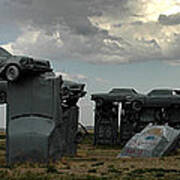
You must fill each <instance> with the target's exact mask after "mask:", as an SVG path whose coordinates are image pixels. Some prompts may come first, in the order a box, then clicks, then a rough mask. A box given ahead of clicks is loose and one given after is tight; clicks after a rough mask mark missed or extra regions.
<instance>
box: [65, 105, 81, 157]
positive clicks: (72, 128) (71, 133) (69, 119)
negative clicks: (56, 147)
mask: <svg viewBox="0 0 180 180" xmlns="http://www.w3.org/2000/svg"><path fill="white" fill-rule="evenodd" d="M78 120H79V107H78V106H71V107H68V108H63V122H64V126H66V132H65V141H66V144H65V152H64V154H65V155H70V156H74V155H76V151H77V142H76V135H77V132H78Z"/></svg>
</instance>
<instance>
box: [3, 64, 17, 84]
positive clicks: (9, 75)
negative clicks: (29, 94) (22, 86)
mask: <svg viewBox="0 0 180 180" xmlns="http://www.w3.org/2000/svg"><path fill="white" fill-rule="evenodd" d="M19 75H20V69H19V67H17V66H16V65H9V66H8V67H7V68H6V69H5V78H6V79H7V80H8V81H16V80H17V79H18V78H19Z"/></svg>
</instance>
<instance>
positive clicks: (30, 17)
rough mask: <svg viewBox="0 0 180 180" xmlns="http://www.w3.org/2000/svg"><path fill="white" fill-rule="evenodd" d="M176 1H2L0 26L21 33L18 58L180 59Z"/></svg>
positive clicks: (13, 46) (15, 49) (14, 48)
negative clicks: (31, 56)
mask: <svg viewBox="0 0 180 180" xmlns="http://www.w3.org/2000/svg"><path fill="white" fill-rule="evenodd" d="M178 7H179V4H178V1H177V0H172V1H166V2H165V1H158V2H157V1H156V0H150V1H148V2H146V3H145V2H144V1H143V0H121V1H119V0H86V1H83V0H67V1H63V0H51V1H49V0H38V1H37V0H2V1H1V2H0V15H1V16H0V17H1V18H0V23H1V24H8V23H9V24H11V23H12V22H13V23H15V24H16V26H17V27H18V28H19V30H20V34H19V35H18V37H17V38H16V40H15V41H12V42H9V43H7V44H3V46H4V47H6V48H8V49H10V50H11V51H12V52H14V53H18V54H30V55H33V56H41V57H48V58H50V59H55V60H57V61H60V60H61V59H70V60H76V59H78V60H82V61H87V62H90V63H97V64H100V63H107V64H109V63H110V64H112V63H117V64H120V63H133V62H140V61H148V60H164V61H170V62H172V61H178V60H179V59H180V53H179V48H180V41H179V34H178V32H180V31H179V30H180V26H179V22H180V15H179V12H180V10H179V12H178V11H177V13H176V14H171V13H169V10H171V8H172V9H173V8H176V10H178Z"/></svg>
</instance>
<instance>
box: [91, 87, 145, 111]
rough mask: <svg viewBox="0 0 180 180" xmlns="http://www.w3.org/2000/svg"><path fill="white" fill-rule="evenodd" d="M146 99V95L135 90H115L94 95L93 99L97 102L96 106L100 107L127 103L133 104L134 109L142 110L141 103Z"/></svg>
mask: <svg viewBox="0 0 180 180" xmlns="http://www.w3.org/2000/svg"><path fill="white" fill-rule="evenodd" d="M144 98H145V95H144V94H140V93H139V92H137V90H135V89H134V88H113V89H112V90H111V91H109V92H108V93H99V94H92V96H91V99H92V100H93V101H95V102H96V106H97V107H100V106H102V105H103V104H104V103H119V102H122V103H126V104H131V106H132V108H133V109H136V110H139V109H140V108H141V101H143V100H144Z"/></svg>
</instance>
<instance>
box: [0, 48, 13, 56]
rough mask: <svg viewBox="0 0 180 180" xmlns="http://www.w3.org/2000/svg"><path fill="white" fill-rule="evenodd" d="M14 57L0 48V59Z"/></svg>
mask: <svg viewBox="0 0 180 180" xmlns="http://www.w3.org/2000/svg"><path fill="white" fill-rule="evenodd" d="M9 56H12V55H11V54H10V53H9V52H8V51H6V50H5V49H3V48H1V47H0V57H9Z"/></svg>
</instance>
